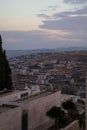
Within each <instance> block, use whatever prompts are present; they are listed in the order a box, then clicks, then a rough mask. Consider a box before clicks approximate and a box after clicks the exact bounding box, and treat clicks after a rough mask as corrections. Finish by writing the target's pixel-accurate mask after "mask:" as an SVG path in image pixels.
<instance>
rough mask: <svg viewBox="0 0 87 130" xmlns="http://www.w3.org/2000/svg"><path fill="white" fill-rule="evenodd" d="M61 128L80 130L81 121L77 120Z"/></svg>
mask: <svg viewBox="0 0 87 130" xmlns="http://www.w3.org/2000/svg"><path fill="white" fill-rule="evenodd" d="M61 130H80V127H79V121H78V120H75V121H73V122H72V123H71V124H70V125H68V126H67V127H65V128H64V129H61Z"/></svg>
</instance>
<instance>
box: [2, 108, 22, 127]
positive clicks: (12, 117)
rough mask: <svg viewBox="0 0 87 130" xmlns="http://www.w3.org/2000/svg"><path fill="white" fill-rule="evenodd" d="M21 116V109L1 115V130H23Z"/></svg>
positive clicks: (14, 109) (11, 110)
mask: <svg viewBox="0 0 87 130" xmlns="http://www.w3.org/2000/svg"><path fill="white" fill-rule="evenodd" d="M21 114H22V113H21V108H20V107H16V108H12V109H9V110H7V111H5V112H2V113H0V130H21Z"/></svg>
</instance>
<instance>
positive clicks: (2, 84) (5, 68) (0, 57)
mask: <svg viewBox="0 0 87 130" xmlns="http://www.w3.org/2000/svg"><path fill="white" fill-rule="evenodd" d="M5 88H6V89H9V90H10V89H12V79H11V69H10V67H9V63H8V60H7V57H6V54H5V50H3V48H2V37H1V35H0V90H4V89H5Z"/></svg>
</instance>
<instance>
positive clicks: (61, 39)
mask: <svg viewBox="0 0 87 130" xmlns="http://www.w3.org/2000/svg"><path fill="white" fill-rule="evenodd" d="M0 34H1V35H2V40H3V47H4V48H5V49H9V50H20V49H22V50H23V49H39V48H58V47H70V46H87V44H86V41H87V37H86V34H85V35H84V33H80V34H77V33H75V34H73V33H70V34H69V33H67V32H65V33H64V34H63V32H61V31H58V32H57V31H52V30H50V31H49V32H48V31H40V30H37V31H36V30H34V31H0Z"/></svg>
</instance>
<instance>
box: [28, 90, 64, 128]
mask: <svg viewBox="0 0 87 130" xmlns="http://www.w3.org/2000/svg"><path fill="white" fill-rule="evenodd" d="M60 95H61V92H60V91H58V92H55V93H53V94H50V95H47V96H44V97H41V98H38V99H35V100H33V101H32V102H31V103H30V105H29V110H28V112H29V113H28V116H29V118H28V130H42V129H43V130H44V129H46V127H47V128H49V126H52V125H53V123H54V121H53V120H52V119H50V118H49V117H47V116H46V112H47V111H48V110H49V109H50V108H51V107H53V106H55V105H56V106H60V104H61V102H60V98H61V96H60Z"/></svg>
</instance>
